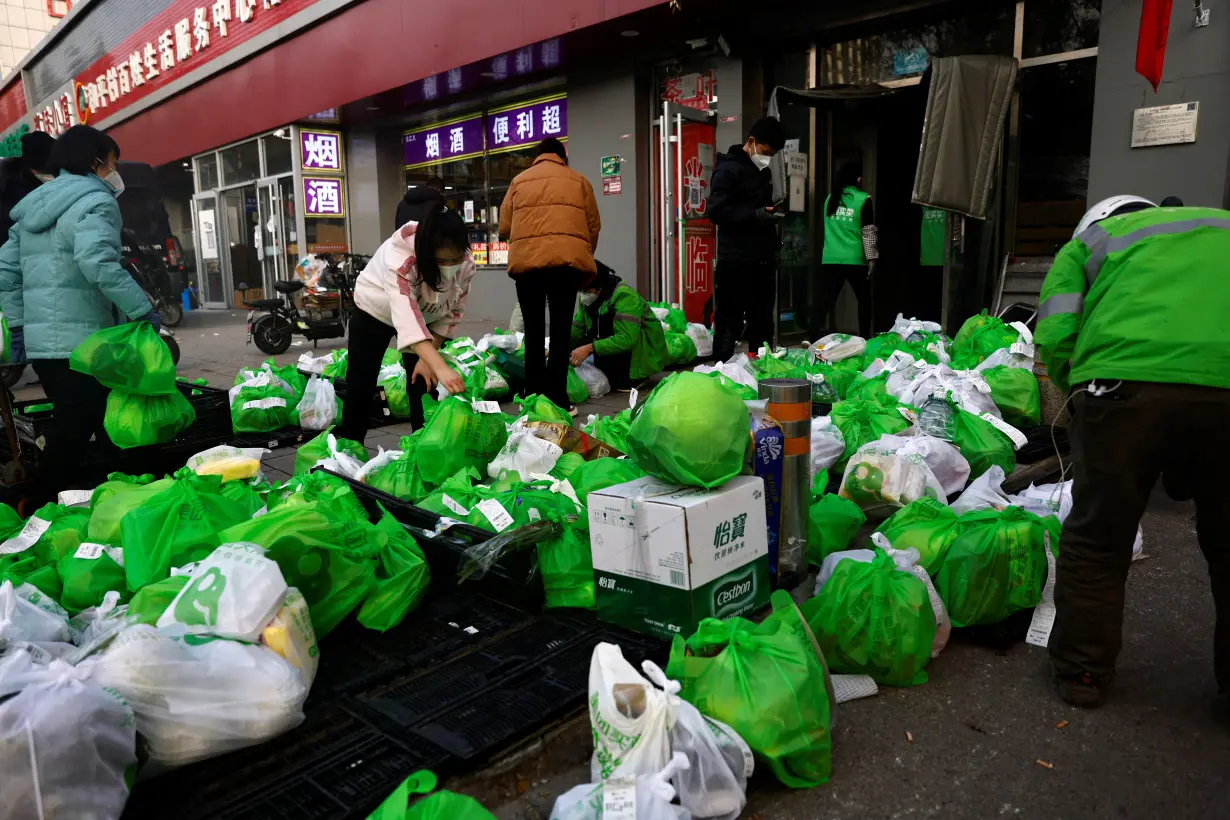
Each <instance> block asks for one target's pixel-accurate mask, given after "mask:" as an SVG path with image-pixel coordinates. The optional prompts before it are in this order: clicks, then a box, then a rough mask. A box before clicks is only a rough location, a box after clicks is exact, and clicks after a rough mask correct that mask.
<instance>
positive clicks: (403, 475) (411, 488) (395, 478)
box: [361, 436, 427, 501]
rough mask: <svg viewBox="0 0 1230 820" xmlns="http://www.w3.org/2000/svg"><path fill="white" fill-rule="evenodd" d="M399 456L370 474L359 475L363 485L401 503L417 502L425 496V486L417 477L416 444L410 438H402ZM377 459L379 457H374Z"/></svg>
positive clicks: (420, 477) (418, 476)
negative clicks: (399, 500)
mask: <svg viewBox="0 0 1230 820" xmlns="http://www.w3.org/2000/svg"><path fill="white" fill-rule="evenodd" d="M401 441H402V450H401V455H399V456H396V457H395V458H393V459H392V460H391V461H388V462H387V463H386V464H384V466H381V467H376V468H374V469H372V470H371V472H366V471H365V472H364V473H362V474H361V478H362V480H363V483H364V484H366V485H367V486H369V487H374V488H375V489H377V490H380V491H381V492H385V493H388V494H389V495H391V496H393V497H394V498H400V499H401V500H402V501H418V500H419V499H421V498H423V497H424V496H425V495H426V494H427V486H426V485H425V484H424V483H423V479H422V476H420V475H419V470H418V464H417V462H416V461H415V448H416V447H417V446H418V442H417V441H416V440H414V439H412V438H411V437H410V436H402V439H401ZM376 458H377V459H379V458H380V456H377V457H376Z"/></svg>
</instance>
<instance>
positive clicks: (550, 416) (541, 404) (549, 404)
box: [501, 385, 614, 446]
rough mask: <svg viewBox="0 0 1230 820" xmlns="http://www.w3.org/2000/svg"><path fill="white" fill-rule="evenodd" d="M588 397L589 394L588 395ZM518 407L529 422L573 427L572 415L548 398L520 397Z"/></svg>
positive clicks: (533, 394) (532, 395) (535, 394)
mask: <svg viewBox="0 0 1230 820" xmlns="http://www.w3.org/2000/svg"><path fill="white" fill-rule="evenodd" d="M582 386H584V385H582ZM586 395H587V396H588V395H589V394H588V393H586ZM517 406H519V407H520V408H521V414H522V415H526V416H529V418H528V419H527V421H547V422H558V423H560V424H567V425H568V426H569V427H571V426H572V415H571V414H570V413H569V412H568V411H567V410H564V409H563V408H561V407H560V406H559V405H558V404H556V403H555V402H553V401H551V400H550V399H548V398H547V397H546V396H540V395H538V394H537V393H531V394H530V395H528V396H526V397H525V398H521V397H520V396H518V397H517ZM607 443H608V444H609V443H610V442H607ZM501 446H502V445H501ZM611 446H614V445H611Z"/></svg>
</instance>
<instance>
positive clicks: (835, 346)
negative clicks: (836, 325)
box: [811, 333, 867, 362]
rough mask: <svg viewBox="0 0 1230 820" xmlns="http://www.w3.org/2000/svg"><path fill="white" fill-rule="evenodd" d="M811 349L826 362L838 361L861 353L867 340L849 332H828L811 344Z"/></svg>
mask: <svg viewBox="0 0 1230 820" xmlns="http://www.w3.org/2000/svg"><path fill="white" fill-rule="evenodd" d="M811 349H812V350H813V351H814V352H815V354H816V355H817V356H818V357H819V358H821V359H823V360H824V361H826V362H840V361H844V360H845V359H852V358H854V357H855V356H861V355H863V351H865V350H866V349H867V340H866V339H864V338H863V337H861V336H851V335H850V334H849V333H830V334H829V335H827V336H825V337H824V338H822V339H821V340H820V341H818V342H816V343H815V344H814V345H812V346H811Z"/></svg>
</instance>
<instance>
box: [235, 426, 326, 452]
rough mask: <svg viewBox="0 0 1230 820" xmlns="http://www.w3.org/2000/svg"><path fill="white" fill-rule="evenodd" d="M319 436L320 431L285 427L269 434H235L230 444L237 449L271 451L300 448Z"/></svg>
mask: <svg viewBox="0 0 1230 820" xmlns="http://www.w3.org/2000/svg"><path fill="white" fill-rule="evenodd" d="M318 435H320V431H318V430H316V431H313V430H304V429H302V428H300V427H283V428H281V429H280V430H271V431H269V432H267V433H233V434H231V436H230V443H231V444H233V445H235V446H236V447H264V448H266V449H269V450H281V449H284V448H286V447H298V446H299V445H300V444H303V443H304V442H305V441H309V440H311V439H313V438H315V437H316V436H318Z"/></svg>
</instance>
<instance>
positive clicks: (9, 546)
mask: <svg viewBox="0 0 1230 820" xmlns="http://www.w3.org/2000/svg"><path fill="white" fill-rule="evenodd" d="M50 526H51V522H50V521H47V520H46V519H43V518H38V517H31V518H30V519H29V520H28V521H26V525H25V526H24V527H22V528H21V532H19V533H17V534H16V535H14V536H13V537H12V538H10V539H9V540H7V541H5V542H4V543H3V544H0V555H12V554H13V553H15V552H25V551H26V550H28V549H30V547H32V546H34V545H35V543H37V542H38V539H40V538H42V537H43V533H45V532H47V528H48V527H50Z"/></svg>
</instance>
